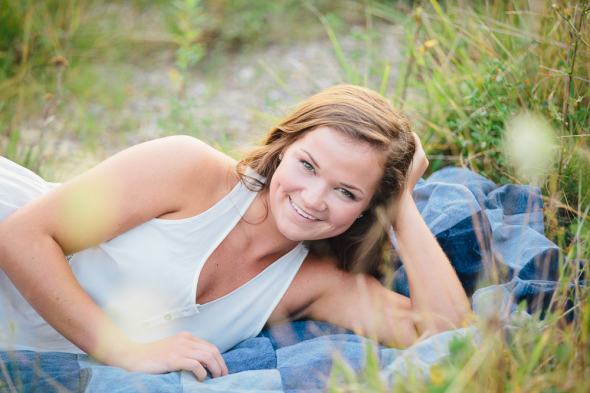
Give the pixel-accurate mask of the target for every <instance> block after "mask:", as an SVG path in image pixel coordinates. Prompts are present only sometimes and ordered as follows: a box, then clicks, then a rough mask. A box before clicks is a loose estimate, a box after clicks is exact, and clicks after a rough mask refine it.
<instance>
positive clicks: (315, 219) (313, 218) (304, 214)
mask: <svg viewBox="0 0 590 393" xmlns="http://www.w3.org/2000/svg"><path fill="white" fill-rule="evenodd" d="M289 202H291V206H293V208H294V209H295V211H296V212H297V213H299V215H300V216H302V217H305V218H307V219H310V220H313V221H319V220H320V219H319V218H316V217H314V216H312V215H310V214H307V213H306V212H304V211H303V210H301V208H300V207H299V206H297V205H296V204H295V202H293V200H292V199H291V197H289Z"/></svg>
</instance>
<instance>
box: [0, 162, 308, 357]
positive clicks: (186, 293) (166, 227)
mask: <svg viewBox="0 0 590 393" xmlns="http://www.w3.org/2000/svg"><path fill="white" fill-rule="evenodd" d="M51 188H53V185H52V184H51V183H46V182H45V181H43V180H42V179H41V178H40V177H38V176H37V175H35V174H34V173H32V172H30V171H28V170H26V169H24V168H22V167H19V166H18V165H16V164H14V163H12V162H10V161H8V160H6V159H4V158H2V157H0V219H4V218H5V217H7V216H8V215H9V214H10V213H11V212H13V211H14V210H16V209H17V208H18V207H20V206H23V205H24V204H25V203H27V202H29V201H30V200H32V199H34V198H35V197H38V196H40V195H42V194H43V193H45V192H47V191H48V190H49V189H51ZM255 196H256V192H252V191H250V190H248V189H247V188H246V187H245V186H244V185H243V184H242V183H238V184H237V185H236V186H235V187H234V189H233V190H232V191H231V192H230V193H229V194H228V195H227V196H226V197H224V198H223V199H222V200H220V201H219V202H218V203H217V204H215V205H214V206H213V207H211V208H210V209H209V210H207V211H205V212H203V213H201V214H199V215H197V216H194V217H191V218H186V219H181V220H163V219H157V218H154V219H152V220H150V221H147V222H145V223H143V224H141V225H139V226H137V227H135V228H133V229H131V230H129V231H127V232H125V233H123V234H121V235H119V236H117V237H115V238H113V239H112V240H109V241H107V242H105V243H102V244H100V245H98V246H96V247H92V248H89V249H87V250H84V251H81V252H78V253H76V254H74V255H73V256H72V257H71V259H70V260H69V263H70V266H71V268H72V271H73V272H74V274H75V276H76V278H77V279H78V281H79V282H80V284H81V285H82V288H84V290H85V291H86V292H87V293H88V295H90V297H91V298H92V300H93V301H94V302H95V303H96V304H97V305H98V306H99V307H100V308H101V309H102V310H103V311H104V312H105V313H106V314H107V315H108V316H109V318H111V320H112V321H113V322H114V323H115V324H116V325H117V326H118V327H119V328H120V329H121V330H122V331H123V332H124V333H125V334H126V335H127V336H128V337H129V338H130V339H131V340H133V341H135V342H141V343H150V342H154V341H157V340H160V339H162V338H165V337H169V336H171V335H173V334H176V333H179V332H182V331H188V332H190V333H192V334H193V335H195V336H196V337H199V338H201V339H203V340H205V341H208V342H210V343H212V344H214V345H216V346H217V347H218V348H219V350H220V351H221V352H225V351H227V350H229V349H230V348H232V347H233V346H234V345H236V344H237V343H239V342H241V341H243V340H245V339H248V338H251V337H255V336H257V335H258V333H260V331H261V330H262V328H263V327H264V325H265V323H266V321H267V320H268V318H269V316H270V314H271V313H272V311H273V310H274V309H275V307H276V305H277V304H278V302H279V301H280V299H281V298H282V297H283V295H284V293H285V292H286V290H287V288H288V287H289V285H290V284H291V281H292V280H293V278H294V277H295V274H296V273H297V271H298V270H299V267H300V266H301V263H302V262H303V260H304V259H305V257H306V256H307V252H308V250H307V248H306V247H305V246H304V245H303V243H300V244H299V245H297V246H296V247H295V248H294V249H293V250H291V251H290V252H289V253H287V254H286V255H284V256H283V257H281V258H280V259H278V260H277V261H276V262H274V263H273V264H271V265H270V266H269V267H267V268H266V269H265V270H264V271H262V273H260V274H259V275H257V276H256V277H254V278H253V279H252V280H250V281H248V282H247V283H246V284H244V285H242V286H241V287H239V288H238V289H236V290H234V291H233V292H231V293H229V294H227V295H225V296H223V297H221V298H219V299H216V300H214V301H211V302H209V303H206V304H195V299H196V297H197V296H196V293H197V283H198V280H199V275H200V272H201V269H202V268H203V265H204V264H205V262H206V261H207V259H208V258H209V256H210V255H211V253H212V252H213V251H214V250H215V249H216V248H217V246H218V245H219V244H220V243H221V242H222V240H223V239H224V238H225V237H226V236H227V235H228V233H229V232H230V231H231V230H232V228H233V227H234V226H235V225H236V224H237V223H238V221H239V220H240V218H241V217H242V216H243V214H244V213H245V212H246V210H247V209H248V207H249V206H250V204H251V203H252V201H253V200H254V198H255ZM25 199H26V200H25ZM4 200H5V202H3V201H4ZM0 289H1V290H2V294H1V296H0V350H10V349H23V350H27V349H28V350H35V351H62V352H72V353H83V352H82V351H81V350H80V349H79V348H78V347H76V346H75V345H73V344H72V343H71V342H69V341H68V340H67V339H66V338H65V337H63V336H61V335H60V334H59V333H58V332H57V331H55V330H54V329H53V328H52V327H51V326H49V324H47V323H46V322H45V321H44V320H43V319H42V318H41V317H40V316H39V314H37V312H35V310H33V309H32V307H30V306H29V304H28V303H27V302H26V301H25V300H24V298H23V297H22V296H21V295H20V293H19V292H18V291H17V290H16V288H15V287H14V286H13V285H12V283H11V282H10V281H9V280H8V278H7V277H6V275H5V274H4V273H3V272H1V271H0Z"/></svg>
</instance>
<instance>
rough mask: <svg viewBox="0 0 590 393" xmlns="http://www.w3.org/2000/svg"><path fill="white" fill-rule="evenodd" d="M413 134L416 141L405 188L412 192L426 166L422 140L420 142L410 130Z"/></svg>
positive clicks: (426, 160) (426, 161)
mask: <svg viewBox="0 0 590 393" xmlns="http://www.w3.org/2000/svg"><path fill="white" fill-rule="evenodd" d="M412 134H413V135H414V140H415V141H416V151H415V152H414V158H413V159H412V164H411V165H410V175H409V176H408V186H407V190H408V191H409V192H410V194H411V193H412V190H414V187H415V186H416V184H417V183H418V180H420V178H421V177H422V175H423V174H424V171H426V168H428V159H427V158H426V153H424V149H423V148H422V142H420V138H418V135H417V134H416V133H415V132H412Z"/></svg>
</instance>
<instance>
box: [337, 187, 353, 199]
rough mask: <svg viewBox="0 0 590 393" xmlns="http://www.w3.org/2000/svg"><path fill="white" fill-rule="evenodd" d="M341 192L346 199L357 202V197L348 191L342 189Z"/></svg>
mask: <svg viewBox="0 0 590 393" xmlns="http://www.w3.org/2000/svg"><path fill="white" fill-rule="evenodd" d="M340 192H341V193H342V195H344V196H346V197H348V198H350V199H352V200H355V199H356V198H355V196H354V195H353V194H352V193H351V192H350V191H348V190H346V189H344V188H341V189H340Z"/></svg>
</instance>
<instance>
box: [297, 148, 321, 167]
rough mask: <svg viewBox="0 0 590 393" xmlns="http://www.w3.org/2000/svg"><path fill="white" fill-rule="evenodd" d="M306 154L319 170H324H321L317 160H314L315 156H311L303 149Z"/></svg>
mask: <svg viewBox="0 0 590 393" xmlns="http://www.w3.org/2000/svg"><path fill="white" fill-rule="evenodd" d="M301 150H302V151H303V152H304V153H305V154H307V155H308V156H309V158H310V159H311V162H313V165H315V166H317V167H318V169H322V168H320V166H319V165H318V163H317V162H315V160H314V159H313V156H312V155H311V154H309V152H308V151H307V150H304V149H301Z"/></svg>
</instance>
